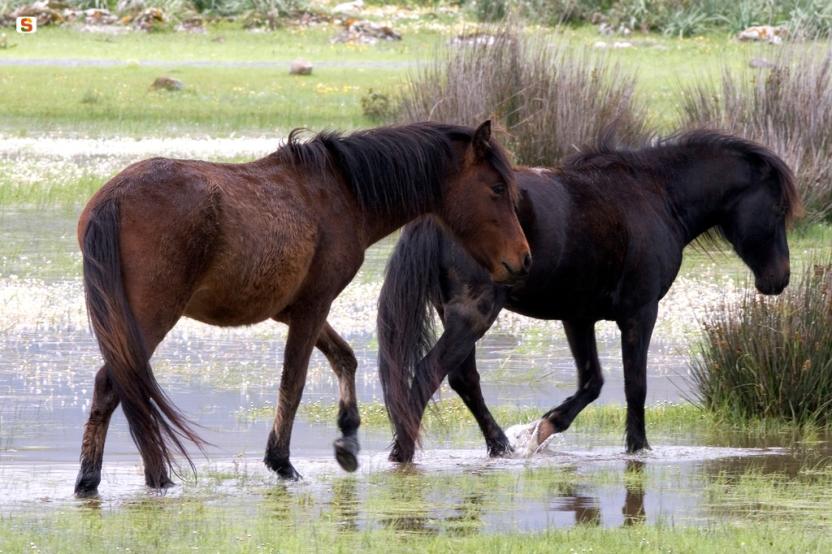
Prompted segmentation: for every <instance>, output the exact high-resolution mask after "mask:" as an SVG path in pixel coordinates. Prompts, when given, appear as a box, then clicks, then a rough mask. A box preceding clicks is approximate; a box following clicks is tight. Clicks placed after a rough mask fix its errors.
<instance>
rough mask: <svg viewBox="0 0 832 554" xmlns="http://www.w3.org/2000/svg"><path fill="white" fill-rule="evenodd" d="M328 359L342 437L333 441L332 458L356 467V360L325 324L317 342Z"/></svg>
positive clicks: (358, 421)
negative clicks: (334, 379) (335, 386)
mask: <svg viewBox="0 0 832 554" xmlns="http://www.w3.org/2000/svg"><path fill="white" fill-rule="evenodd" d="M315 346H317V347H318V350H320V351H321V352H323V353H324V355H325V356H326V358H327V360H329V363H330V365H331V366H332V370H333V371H334V372H335V375H337V376H338V388H339V391H340V397H341V398H340V400H339V402H338V428H339V429H341V435H342V436H341V437H340V438H338V439H336V440H335V443H334V445H333V446H334V447H335V459H336V460H338V463H339V464H340V465H341V467H342V468H344V469H345V470H347V471H355V470H356V469H358V459H357V456H358V451H359V450H360V446H359V444H358V426H359V425H361V418H360V417H359V415H358V402H357V400H356V396H355V370H356V368H357V367H358V362H357V361H356V359H355V354H354V353H353V351H352V348H350V345H349V344H347V343H346V341H345V340H344V339H343V338H341V336H339V335H338V333H336V332H335V330H334V329H333V328H332V327H330V326H329V323H325V324H324V327H323V329H322V330H321V334H320V336H319V337H318V342H317V343H316V345H315Z"/></svg>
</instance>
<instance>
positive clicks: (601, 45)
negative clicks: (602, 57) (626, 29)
mask: <svg viewBox="0 0 832 554" xmlns="http://www.w3.org/2000/svg"><path fill="white" fill-rule="evenodd" d="M592 47H593V48H599V49H601V50H603V49H604V48H608V47H609V44H607V43H606V42H604V41H603V40H599V41H598V42H596V43H595V44H593V45H592Z"/></svg>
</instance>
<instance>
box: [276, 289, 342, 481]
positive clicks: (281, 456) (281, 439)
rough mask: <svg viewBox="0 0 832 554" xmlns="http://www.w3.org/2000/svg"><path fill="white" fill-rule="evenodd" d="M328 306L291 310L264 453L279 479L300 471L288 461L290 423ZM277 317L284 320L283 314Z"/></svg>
mask: <svg viewBox="0 0 832 554" xmlns="http://www.w3.org/2000/svg"><path fill="white" fill-rule="evenodd" d="M328 308H329V306H326V307H325V308H324V309H320V308H318V309H308V308H307V309H306V310H303V311H299V312H293V313H292V315H291V317H289V318H288V321H289V336H288V338H287V339H286V350H285V351H284V353H283V374H282V375H281V376H280V392H279V394H278V397H277V413H276V414H275V418H274V426H273V427H272V431H271V433H269V441H268V443H267V446H266V456H265V457H264V458H263V462H264V463H265V464H266V466H268V467H269V468H270V469H272V470H273V471H275V472H276V473H277V474H278V475H279V476H280V477H281V478H282V479H290V480H297V479H300V474H299V473H298V472H297V471H296V470H295V468H294V467H293V466H292V463H291V462H290V461H289V443H290V442H291V439H292V425H293V424H294V422H295V413H296V412H297V410H298V406H299V405H300V398H301V395H302V394H303V386H304V384H306V372H307V370H308V369H309V357H310V356H311V354H312V349H313V348H314V347H315V343H316V342H317V340H318V335H319V334H320V332H321V328H322V327H323V325H324V323H325V322H326V314H327V311H328ZM277 319H278V320H279V321H286V319H284V318H283V317H278V318H277Z"/></svg>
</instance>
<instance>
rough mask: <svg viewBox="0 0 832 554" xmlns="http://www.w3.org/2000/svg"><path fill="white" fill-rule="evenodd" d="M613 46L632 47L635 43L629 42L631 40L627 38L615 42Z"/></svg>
mask: <svg viewBox="0 0 832 554" xmlns="http://www.w3.org/2000/svg"><path fill="white" fill-rule="evenodd" d="M612 47H613V48H632V47H633V43H632V42H629V41H626V40H622V41H617V42H613V43H612Z"/></svg>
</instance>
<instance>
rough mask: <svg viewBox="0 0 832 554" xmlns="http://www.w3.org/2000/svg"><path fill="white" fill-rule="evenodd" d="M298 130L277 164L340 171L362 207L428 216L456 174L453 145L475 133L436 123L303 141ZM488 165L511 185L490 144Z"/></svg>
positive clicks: (503, 160)
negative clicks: (405, 211) (422, 213)
mask: <svg viewBox="0 0 832 554" xmlns="http://www.w3.org/2000/svg"><path fill="white" fill-rule="evenodd" d="M303 132H305V129H295V130H293V131H292V132H291V133H290V134H289V138H288V141H287V143H286V144H285V145H284V146H283V147H281V148H280V149H279V150H278V151H277V152H275V153H274V154H272V157H273V158H274V159H276V160H277V161H278V162H279V163H288V164H295V165H301V166H303V167H305V168H307V169H312V170H316V171H321V172H333V171H339V172H340V173H341V174H342V175H343V177H344V178H345V179H346V181H347V183H348V184H349V186H350V188H351V189H352V190H353V192H354V193H355V195H356V198H357V199H358V202H359V204H360V205H361V207H362V209H364V210H367V211H380V212H382V213H395V212H399V211H401V210H402V209H403V208H404V209H406V210H407V211H413V212H426V211H431V210H432V209H434V208H435V207H437V206H438V205H439V201H440V199H441V195H442V183H443V181H444V180H445V179H447V178H448V176H449V174H450V173H452V172H454V171H458V170H459V169H460V168H459V164H460V162H461V160H460V159H457V158H458V156H457V155H456V154H455V150H454V147H453V143H454V142H455V141H461V142H463V143H470V142H471V141H472V140H473V134H474V129H471V128H470V127H463V126H458V125H447V124H441V123H433V122H422V123H414V124H411V125H396V126H389V127H378V128H375V129H368V130H364V131H357V132H354V133H351V134H348V135H344V134H341V133H339V132H336V131H324V132H321V133H318V134H317V135H315V136H313V137H312V138H311V139H309V140H306V141H303V140H302V139H301V135H302V133H303ZM486 161H488V162H490V163H491V165H492V166H493V167H494V169H495V170H496V171H497V172H498V173H499V174H500V176H501V177H502V178H503V179H504V180H505V181H506V182H511V179H512V178H513V177H512V171H511V163H510V162H509V160H508V157H507V155H506V153H505V151H504V150H503V149H502V148H501V147H500V145H499V144H498V143H497V142H495V141H491V144H490V148H489V149H488V151H487V152H486Z"/></svg>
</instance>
